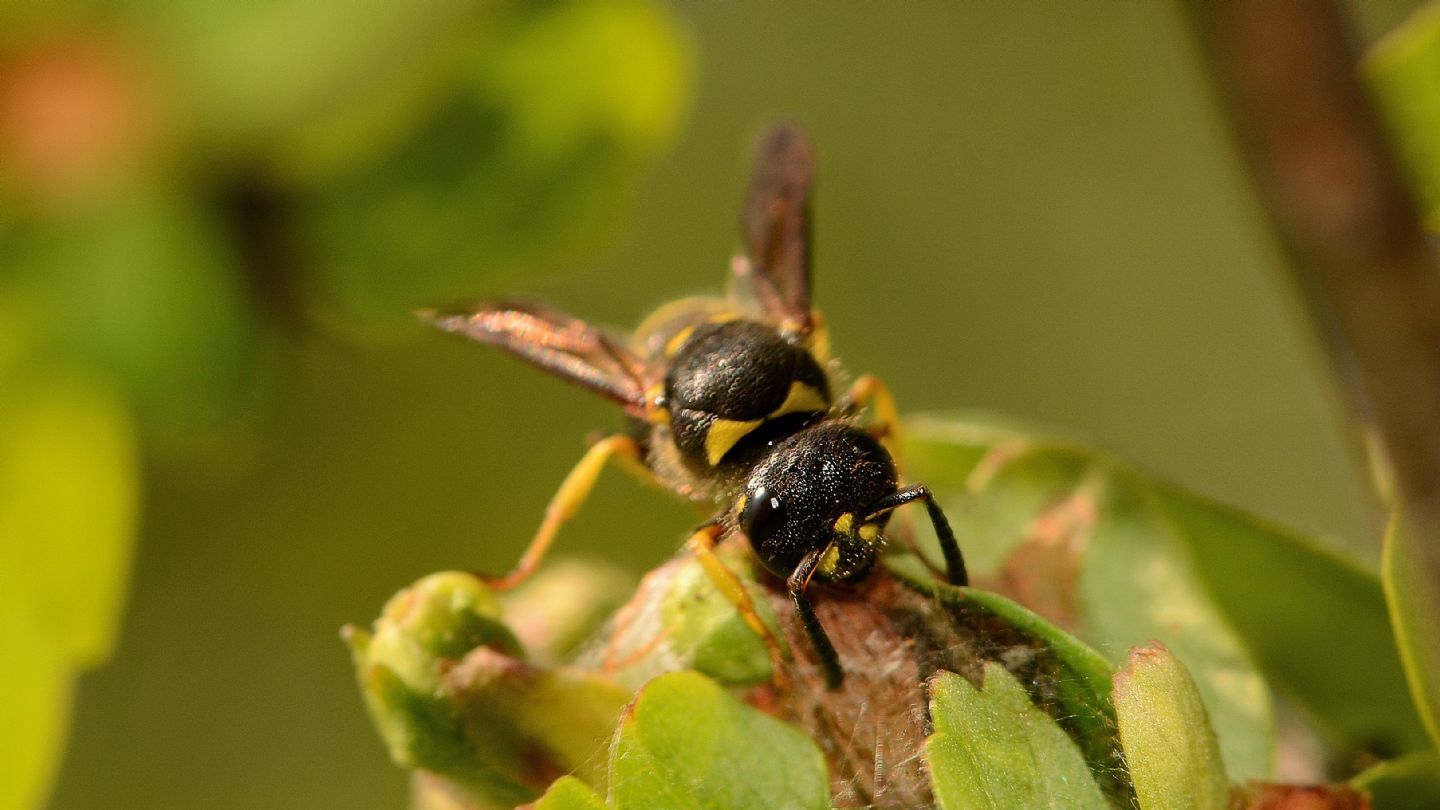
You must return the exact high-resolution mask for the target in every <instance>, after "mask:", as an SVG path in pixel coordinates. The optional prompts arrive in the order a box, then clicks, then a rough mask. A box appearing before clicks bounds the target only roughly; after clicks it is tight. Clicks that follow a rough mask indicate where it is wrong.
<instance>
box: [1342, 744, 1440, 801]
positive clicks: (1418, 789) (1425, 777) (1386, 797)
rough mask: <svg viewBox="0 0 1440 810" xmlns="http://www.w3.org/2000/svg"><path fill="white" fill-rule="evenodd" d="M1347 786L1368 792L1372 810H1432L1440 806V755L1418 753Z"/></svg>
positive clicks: (1368, 772)
mask: <svg viewBox="0 0 1440 810" xmlns="http://www.w3.org/2000/svg"><path fill="white" fill-rule="evenodd" d="M1350 786H1351V787H1353V788H1356V789H1357V790H1363V791H1365V792H1367V793H1369V794H1370V806H1371V807H1373V808H1375V810H1433V808H1436V807H1440V754H1436V753H1435V752H1434V751H1421V752H1419V753H1415V754H1410V755H1409V756H1406V757H1403V758H1401V759H1396V760H1391V761H1389V762H1382V763H1380V764H1379V765H1376V766H1374V767H1372V768H1369V769H1367V770H1366V771H1365V772H1364V773H1362V774H1360V775H1359V776H1356V777H1355V778H1354V779H1352V780H1350Z"/></svg>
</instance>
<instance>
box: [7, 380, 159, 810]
mask: <svg viewBox="0 0 1440 810" xmlns="http://www.w3.org/2000/svg"><path fill="white" fill-rule="evenodd" d="M137 463H138V459H137V451H136V446H135V436H134V429H133V427H132V425H131V424H130V419H129V416H128V414H127V413H126V411H125V409H124V408H123V407H122V405H121V404H120V402H119V401H118V399H117V398H116V397H115V395H114V393H113V392H112V391H110V390H109V389H108V388H107V387H106V386H104V385H103V384H101V383H100V382H98V381H97V380H95V379H94V378H93V377H90V376H89V375H86V374H84V373H81V372H78V371H77V372H64V371H60V370H54V369H52V370H50V371H48V372H45V373H39V372H34V371H31V370H29V369H26V368H23V367H13V366H12V367H10V368H3V367H0V631H3V636H0V637H3V638H5V639H6V644H7V645H8V649H10V651H11V652H12V654H11V655H7V656H5V657H4V658H5V661H6V663H5V665H4V666H3V667H0V694H4V695H5V696H6V698H5V700H4V701H0V729H4V731H3V732H0V762H4V763H6V765H5V768H4V770H5V772H6V773H7V774H8V775H9V776H8V777H7V778H6V779H0V806H4V807H28V806H34V805H38V804H40V803H41V802H42V799H43V796H44V795H45V793H46V791H47V789H48V785H49V782H50V779H51V776H52V774H53V772H54V769H55V766H56V764H57V760H58V757H59V755H60V753H61V751H62V748H63V741H64V738H65V730H66V727H67V725H68V713H69V706H70V697H71V690H72V688H73V681H74V678H75V677H76V675H78V674H79V672H80V671H81V670H83V669H86V668H88V667H91V666H94V665H95V664H98V663H99V662H101V661H103V660H104V659H105V658H106V657H107V656H108V655H109V654H110V650H111V648H112V647H113V645H114V643H115V636H116V632H117V629H118V626H119V620H120V611H121V606H122V603H123V600H124V595H125V584H126V582H127V580H128V575H129V570H130V556H131V550H132V545H133V542H134V533H135V519H136V512H137V507H138V501H139V486H138V482H137V480H136V466H137Z"/></svg>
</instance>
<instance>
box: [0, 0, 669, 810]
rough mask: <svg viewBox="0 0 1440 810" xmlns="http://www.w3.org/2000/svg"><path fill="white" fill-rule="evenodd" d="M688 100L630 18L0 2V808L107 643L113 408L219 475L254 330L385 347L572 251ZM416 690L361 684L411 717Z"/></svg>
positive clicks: (46, 749) (502, 8)
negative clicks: (6, 650)
mask: <svg viewBox="0 0 1440 810" xmlns="http://www.w3.org/2000/svg"><path fill="white" fill-rule="evenodd" d="M688 84H689V51H688V42H687V41H686V39H685V35H684V33H683V32H682V30H681V29H680V26H679V24H678V22H677V21H676V20H675V19H673V18H672V17H670V16H669V15H668V13H666V12H665V11H664V10H663V9H662V8H661V7H660V6H658V5H657V4H655V3H652V2H649V1H648V0H620V1H619V2H612V0H565V1H564V2H556V3H544V4H534V3H523V2H503V1H502V2H491V3H478V4H477V3H470V2H456V1H455V0H418V1H417V2H379V3H365V4H360V5H356V4H351V3H345V2H338V0H279V2H266V3H261V4H247V3H240V4H226V3H218V4H217V3H191V2H185V1H184V0H140V2H134V3H125V4H113V3H109V2H104V1H103V0H100V1H98V2H97V1H95V0H80V1H79V2H69V3H19V4H15V3H10V4H0V96H3V98H0V108H3V115H5V116H6V120H5V121H3V122H0V124H3V126H0V130H3V138H0V140H4V143H3V144H0V267H3V269H4V272H3V274H0V300H3V301H4V302H5V311H4V312H3V313H0V437H3V440H4V442H5V443H4V444H3V446H0V460H3V461H5V462H6V463H5V466H4V468H3V469H0V543H3V545H0V568H3V570H0V591H3V593H0V602H3V603H4V604H3V605H0V607H4V611H3V619H0V621H3V622H5V623H6V629H7V636H6V637H7V638H14V639H17V640H24V644H23V646H22V647H19V648H17V649H19V650H21V652H20V653H19V654H17V655H15V656H13V657H14V658H15V659H17V660H21V661H23V662H25V663H24V666H23V667H15V668H12V669H10V670H7V673H6V675H5V676H0V677H8V678H10V679H12V680H13V684H12V683H11V682H10V681H7V682H6V683H7V685H11V686H13V687H14V688H13V689H7V690H6V692H7V694H10V695H12V696H16V699H15V700H12V701H9V705H10V706H11V707H12V708H10V709H7V710H6V711H9V712H13V713H16V714H19V713H22V712H23V713H24V716H23V717H21V716H16V717H10V716H9V715H8V714H7V715H6V716H4V717H0V720H3V721H4V722H3V723H0V725H3V727H4V728H5V729H6V730H5V731H4V732H3V737H0V740H3V742H0V745H3V746H4V751H3V752H0V755H4V754H9V753H10V752H11V750H12V749H13V751H14V752H15V755H14V756H13V757H4V761H6V762H7V763H11V762H13V763H15V765H14V767H13V768H12V767H10V766H9V765H8V764H7V767H6V768H5V770H6V771H7V772H10V771H14V772H16V773H23V774H25V775H26V778H25V780H24V781H23V782H16V783H15V784H16V785H17V787H16V790H19V791H21V792H22V793H23V795H24V797H25V802H24V803H25V804H27V805H28V804H36V803H38V801H39V800H38V799H36V798H35V797H38V796H41V795H43V783H44V782H45V781H46V780H47V777H46V775H47V774H48V773H49V772H50V771H51V770H52V769H53V767H54V758H55V755H56V753H57V752H58V751H59V749H60V741H61V740H62V739H63V736H64V735H63V729H64V724H65V714H66V711H67V710H68V701H69V693H70V682H71V679H72V678H73V676H74V673H75V672H76V671H77V669H78V668H80V667H83V666H88V665H93V664H95V663H98V662H99V661H100V660H101V659H102V658H103V657H104V655H105V654H106V652H107V651H108V649H109V647H110V644H111V635H112V633H113V625H114V614H115V611H116V610H117V608H118V604H119V602H120V595H121V594H122V593H123V588H124V582H125V576H126V569H127V565H128V557H129V548H130V545H131V542H132V536H131V535H132V533H133V531H134V525H133V524H134V512H135V507H136V500H137V485H136V478H137V477H138V469H137V463H138V462H137V458H138V453H137V452H136V449H135V447H134V443H135V436H134V435H133V434H134V433H135V432H136V431H137V427H136V426H135V425H132V424H131V419H132V413H133V417H134V418H137V419H138V423H139V427H138V430H139V432H141V433H142V434H143V435H144V437H145V439H146V440H147V441H149V442H150V443H151V444H152V445H153V446H155V447H158V448H160V449H161V450H162V452H163V451H171V452H173V451H175V450H182V451H184V452H185V453H187V454H191V455H200V456H202V457H204V461H205V462H206V463H207V464H209V465H211V466H227V465H233V463H234V462H233V461H232V459H231V456H232V455H234V454H229V453H223V452H216V451H217V450H224V449H228V447H229V445H231V444H233V443H234V442H233V441H230V440H232V439H233V432H234V431H235V429H236V428H240V427H245V426H246V424H245V420H246V419H249V418H251V414H253V413H255V412H257V411H258V410H259V409H258V408H256V407H255V406H256V403H255V402H254V401H253V398H254V396H255V394H256V393H257V392H258V391H262V390H267V389H269V388H271V387H272V386H269V385H267V384H266V383H267V381H266V380H262V379H260V377H261V375H262V374H263V373H265V372H266V371H269V370H271V369H272V368H273V367H274V366H275V365H276V364H274V363H267V362H266V360H267V359H269V358H267V357H265V350H266V348H267V346H269V345H270V344H272V343H273V342H274V341H273V338H274V336H273V335H271V334H267V321H271V320H283V321H285V322H286V323H287V325H288V326H292V327H293V326H296V325H300V324H299V323H298V322H301V321H305V320H306V319H307V318H308V319H309V320H310V321H311V323H306V324H304V326H313V325H314V323H313V322H314V321H318V320H324V322H325V323H326V325H327V326H328V327H330V328H331V330H332V331H335V332H339V333H347V334H352V335H353V334H357V333H372V334H373V333H375V332H377V331H387V330H388V331H395V330H396V329H397V325H400V327H399V328H405V329H409V328H413V327H412V326H411V323H410V321H411V317H410V314H409V313H410V311H411V309H412V308H413V307H415V306H416V305H417V304H420V303H434V302H437V301H450V300H455V299H459V298H464V297H468V296H472V295H475V294H477V293H479V292H481V291H482V290H487V289H493V287H487V285H493V284H494V283H495V280H496V279H498V278H501V277H503V276H504V275H506V274H511V275H513V274H516V273H520V272H525V271H534V270H536V269H540V268H543V267H546V266H550V265H553V264H555V263H557V262H559V261H562V260H569V259H571V258H573V257H574V256H575V255H577V254H576V253H575V252H574V251H575V250H576V249H577V248H579V247H581V246H587V245H593V244H594V243H595V242H597V241H598V240H599V238H600V237H601V236H602V235H603V234H605V233H606V232H607V231H608V230H609V229H611V228H612V226H614V225H615V224H616V223H617V222H618V221H619V218H620V217H621V216H623V214H624V212H625V210H626V209H625V206H624V204H623V202H624V200H625V199H626V198H627V196H628V189H629V187H630V185H631V184H632V183H633V180H634V177H635V176H636V174H637V172H638V170H639V169H640V168H642V166H643V165H644V163H645V162H646V161H648V160H649V159H650V158H652V157H653V156H654V155H656V154H657V153H658V152H659V150H660V149H662V148H663V147H664V146H665V145H666V144H668V143H669V141H670V139H671V138H672V137H673V135H674V133H675V131H676V128H677V126H678V123H679V121H680V118H681V116H682V113H683V110H684V105H685V97H686V94H687V92H688ZM59 98H63V99H64V100H65V103H63V104H55V103H54V99H59ZM37 101H38V102H39V103H37ZM57 110H58V112H57ZM262 305H263V307H262ZM12 361H13V362H14V364H15V365H14V366H13V368H12ZM22 362H23V364H24V365H23V368H24V370H25V374H26V376H23V377H16V376H15V375H16V374H18V373H19V372H16V371H14V368H21V367H22V366H21V365H20V364H21V363H22ZM46 369H49V370H50V371H46V372H44V373H42V371H43V370H46ZM72 370H73V373H72ZM30 371H36V373H35V374H30V373H29V372H30ZM47 411H48V412H49V413H48V414H47ZM51 414H53V416H52V415H51ZM54 419H66V420H70V423H69V424H68V431H67V429H66V427H67V426H66V425H65V424H62V423H57V422H55V421H53V420H54ZM217 440H218V441H217ZM206 454H209V455H208V456H206ZM22 471H23V472H22ZM82 524H83V525H82ZM12 579H13V580H15V581H16V582H15V583H13V584H12V583H11V582H10V580H12ZM476 615H479V614H476ZM11 625H14V626H13V627H12V626H11ZM494 627H496V628H499V626H498V625H495V626H494ZM500 629H502V630H503V628H500ZM505 632H506V633H508V631H505ZM467 640H469V641H473V640H474V639H473V638H468V637H467ZM571 641H572V643H573V639H572V640H571ZM375 643H376V644H378V645H379V648H380V650H384V648H385V646H386V644H387V643H388V642H387V641H386V640H385V639H384V638H377V639H375ZM357 644H359V645H360V646H362V647H363V646H365V644H363V643H362V642H361V641H360V640H359V636H357ZM501 646H504V645H501ZM372 651H377V650H373V649H372ZM377 652H378V651H377ZM386 652H387V654H388V653H389V652H395V651H394V650H389V651H386ZM432 652H433V651H432ZM392 663H396V665H397V666H398V665H399V664H400V663H403V662H392ZM416 674H417V673H415V672H405V671H404V670H403V667H402V668H401V669H395V668H379V669H373V670H372V671H370V673H369V675H368V676H366V682H367V683H368V684H369V685H370V688H371V689H372V691H373V692H375V693H377V694H378V693H381V692H383V693H386V694H390V695H391V696H392V697H396V698H397V699H398V698H399V696H401V695H404V696H407V699H412V703H411V704H410V705H411V709H413V710H414V711H415V712H418V713H420V714H423V713H424V711H426V710H428V709H427V708H426V707H429V708H432V709H433V708H435V706H434V705H433V703H426V699H427V698H426V695H427V694H428V695H430V697H433V694H431V693H427V692H426V691H425V690H424V689H420V688H419V687H420V686H421V684H419V683H417V682H416V681H415V680H413V676H415V675H416ZM407 678H408V679H407ZM430 687H434V684H430ZM417 690H418V691H417ZM21 695H23V696H24V697H23V698H21V697H19V696H21ZM450 719H453V718H446V717H441V716H437V717H434V718H432V720H433V721H434V722H437V723H442V722H449V720H450ZM452 730H454V729H452ZM542 736H543V735H542ZM390 742H391V744H392V747H396V748H397V749H403V748H405V746H406V744H407V743H406V742H405V741H404V740H400V739H395V738H391V740H390ZM416 756H419V754H418V753H417V754H416ZM9 785H10V783H9V782H7V784H6V786H7V788H8V787H9ZM524 793H525V791H524V790H521V791H518V792H515V793H514V797H515V798H517V800H518V799H520V798H523V797H524ZM6 798H9V797H8V796H0V799H6ZM0 804H4V805H5V806H10V803H8V802H4V801H0Z"/></svg>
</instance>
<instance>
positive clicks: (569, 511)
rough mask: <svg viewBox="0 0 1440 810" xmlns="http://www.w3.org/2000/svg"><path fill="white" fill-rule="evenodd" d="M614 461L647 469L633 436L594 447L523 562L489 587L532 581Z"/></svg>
mask: <svg viewBox="0 0 1440 810" xmlns="http://www.w3.org/2000/svg"><path fill="white" fill-rule="evenodd" d="M612 458H615V459H620V460H623V461H626V462H629V463H628V464H627V466H629V467H631V468H632V469H643V465H641V463H640V445H639V444H637V443H636V442H635V440H634V439H632V438H630V437H629V436H610V437H608V438H605V439H601V440H600V441H598V442H596V443H595V444H593V445H591V447H590V449H589V451H587V452H586V453H585V455H584V457H583V458H581V459H580V461H579V463H577V464H576V465H575V468H574V469H572V470H571V471H570V474H569V475H567V476H565V480H564V482H562V483H561V484H560V489H559V490H558V491H556V493H555V496H554V497H553V498H551V499H550V504H549V505H548V506H546V507H545V519H544V520H542V521H541V522H540V529H539V530H538V531H536V532H535V538H534V539H533V540H531V541H530V545H529V546H528V547H526V549H525V553H524V554H523V555H522V556H521V557H520V562H519V563H518V564H517V565H516V566H515V568H514V569H512V570H511V571H510V573H508V574H506V575H504V576H501V577H484V580H485V583H486V584H487V585H489V586H490V587H492V588H494V589H495V590H498V591H504V590H509V589H510V588H513V587H515V586H516V585H519V584H520V583H522V582H524V581H525V580H527V579H529V578H530V575H531V574H533V573H535V569H536V568H538V567H540V562H541V560H543V559H544V558H545V553H546V552H547V551H549V550H550V545H551V544H552V543H554V542H555V533H556V532H557V531H559V530H560V526H561V525H563V524H564V523H565V521H567V520H569V519H570V518H572V517H575V513H576V512H578V511H580V507H581V505H582V504H584V503H585V499H586V498H588V497H589V496H590V491H591V490H593V489H594V488H595V481H596V480H597V479H599V477H600V471H601V470H603V469H605V463H606V462H607V461H609V460H610V459H612Z"/></svg>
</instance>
